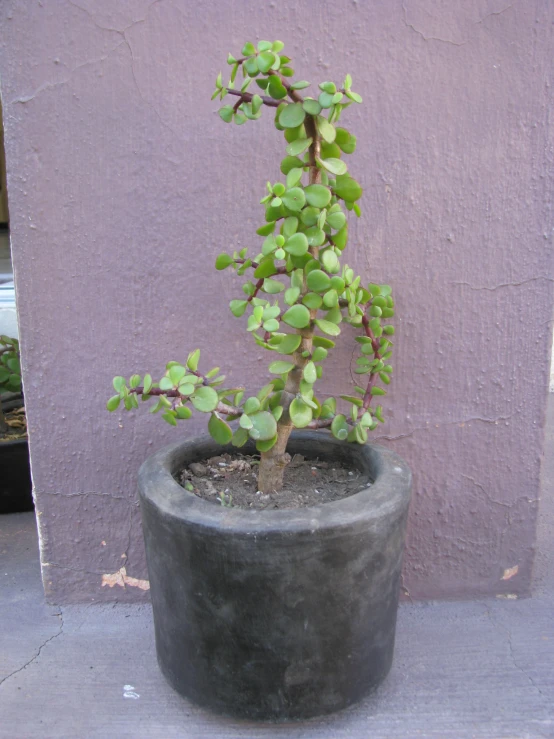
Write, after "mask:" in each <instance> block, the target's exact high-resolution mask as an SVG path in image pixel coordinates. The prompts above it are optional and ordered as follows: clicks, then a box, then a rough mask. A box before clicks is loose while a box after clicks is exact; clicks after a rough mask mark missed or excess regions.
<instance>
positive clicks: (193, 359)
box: [187, 349, 200, 372]
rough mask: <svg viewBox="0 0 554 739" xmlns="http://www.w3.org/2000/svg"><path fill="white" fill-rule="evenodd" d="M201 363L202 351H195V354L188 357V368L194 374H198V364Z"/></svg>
mask: <svg viewBox="0 0 554 739" xmlns="http://www.w3.org/2000/svg"><path fill="white" fill-rule="evenodd" d="M199 361H200V349H195V350H194V351H193V352H191V353H190V354H189V355H188V358H187V367H188V368H189V370H191V371H192V372H196V370H197V369H198V362H199Z"/></svg>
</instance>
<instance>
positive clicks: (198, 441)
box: [138, 431, 412, 534]
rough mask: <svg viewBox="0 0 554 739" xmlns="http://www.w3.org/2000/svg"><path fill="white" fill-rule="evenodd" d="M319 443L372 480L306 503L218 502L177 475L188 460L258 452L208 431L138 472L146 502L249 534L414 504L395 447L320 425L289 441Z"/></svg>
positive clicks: (315, 525)
mask: <svg viewBox="0 0 554 739" xmlns="http://www.w3.org/2000/svg"><path fill="white" fill-rule="evenodd" d="M314 443H317V447H318V448H317V449H316V450H314V453H313V456H320V457H321V456H322V449H321V445H322V443H323V445H324V447H325V457H332V458H338V459H340V460H341V461H347V462H348V461H351V462H352V463H353V464H354V465H355V466H356V467H358V468H359V469H360V468H361V469H362V470H363V471H364V472H366V473H369V475H370V477H371V478H372V479H373V483H372V484H371V485H369V486H368V487H366V488H364V489H363V490H360V491H359V492H357V493H354V495H350V496H348V497H347V498H341V499H340V500H334V501H331V502H328V503H320V504H319V505H316V506H311V507H306V508H284V509H277V510H275V509H273V510H252V509H247V508H238V507H237V508H226V507H223V506H218V505H216V504H215V503H211V502H210V501H207V500H204V499H203V498H200V497H198V496H197V495H194V493H191V492H189V491H188V490H186V488H184V487H182V486H181V485H180V484H179V483H178V482H177V481H176V480H175V478H174V477H173V475H174V474H175V473H176V472H177V471H178V470H179V469H180V468H182V467H183V466H184V465H185V464H189V463H190V462H193V461H201V460H202V459H206V458H208V457H210V456H215V455H216V454H218V453H219V454H224V453H226V452H227V453H237V452H239V453H240V451H241V450H242V451H247V453H251V452H252V451H253V452H254V453H256V449H255V445H254V444H253V443H252V444H251V445H248V444H247V445H245V447H242V448H241V450H238V449H237V448H236V447H233V446H231V445H227V446H221V445H219V444H217V442H215V441H214V440H213V439H212V438H211V437H210V436H205V435H204V436H196V437H193V438H191V439H187V440H185V441H180V442H177V443H174V444H171V445H169V446H166V447H164V448H162V449H160V450H159V451H158V452H156V453H154V454H153V455H152V456H150V457H148V458H147V459H146V461H145V462H144V463H143V464H142V466H141V468H140V470H139V474H138V483H139V492H140V497H141V499H142V502H143V503H145V504H150V505H153V506H154V507H155V508H157V509H158V510H159V511H160V512H161V513H162V514H165V515H168V516H171V517H172V518H173V517H177V518H180V519H182V520H183V522H186V523H188V524H191V523H192V524H196V525H198V526H201V527H206V528H214V529H227V530H229V531H232V532H233V533H247V534H257V533H264V534H267V533H268V532H271V531H280V530H282V529H283V527H285V528H286V529H287V530H288V531H292V530H294V531H298V532H300V531H309V532H311V533H313V532H314V531H315V530H316V529H321V528H329V527H333V528H336V527H342V526H350V525H352V523H355V522H356V521H357V520H360V521H361V520H363V521H364V522H368V521H371V520H375V521H377V520H378V519H381V518H383V517H384V516H389V515H396V514H397V513H398V512H399V511H401V510H403V509H404V508H405V507H407V505H408V504H409V500H410V493H411V486H412V474H411V471H410V469H409V467H408V465H407V464H406V462H405V461H404V460H403V459H402V458H401V457H400V456H399V455H398V454H396V453H395V452H393V451H391V450H390V449H387V448H386V447H383V446H380V445H377V444H363V445H358V444H346V442H343V441H338V440H337V439H335V438H334V437H333V436H331V434H327V433H322V432H321V431H293V433H292V434H291V437H290V441H289V447H290V448H291V449H290V450H291V451H293V452H296V451H299V452H300V453H302V450H304V452H305V451H306V448H308V449H309V447H310V446H311V445H312V444H314ZM289 447H287V448H289ZM305 456H308V457H309V455H306V454H305Z"/></svg>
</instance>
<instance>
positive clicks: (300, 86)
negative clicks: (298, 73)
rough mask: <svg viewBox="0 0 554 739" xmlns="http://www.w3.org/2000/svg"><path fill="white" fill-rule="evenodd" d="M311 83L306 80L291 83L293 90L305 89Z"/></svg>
mask: <svg viewBox="0 0 554 739" xmlns="http://www.w3.org/2000/svg"><path fill="white" fill-rule="evenodd" d="M309 86H310V83H309V82H307V81H306V80H298V82H293V83H292V85H291V89H293V90H304V89H305V88H306V87H309Z"/></svg>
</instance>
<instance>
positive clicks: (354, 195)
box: [333, 174, 362, 203]
mask: <svg viewBox="0 0 554 739" xmlns="http://www.w3.org/2000/svg"><path fill="white" fill-rule="evenodd" d="M333 189H334V191H335V194H336V195H337V197H339V198H342V199H343V200H346V201H348V202H349V203H353V202H354V201H355V200H358V198H360V197H361V196H362V188H361V187H360V185H359V184H358V183H357V182H356V180H355V179H353V178H352V177H350V175H348V174H344V175H338V177H337V179H336V184H335V187H334V188H333Z"/></svg>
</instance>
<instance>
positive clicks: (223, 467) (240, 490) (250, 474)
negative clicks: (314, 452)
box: [178, 454, 371, 510]
mask: <svg viewBox="0 0 554 739" xmlns="http://www.w3.org/2000/svg"><path fill="white" fill-rule="evenodd" d="M259 464H260V460H259V458H258V457H254V456H249V455H242V454H235V455H232V456H231V455H230V454H221V455H219V456H217V457H211V459H206V460H204V461H203V462H193V463H192V464H191V465H189V467H187V468H186V469H184V470H182V471H181V473H180V474H179V475H178V482H179V483H180V484H181V485H182V486H183V487H185V488H186V489H187V490H189V491H190V492H192V493H194V494H195V495H198V497H199V498H204V500H208V501H210V502H211V503H216V504H217V505H224V506H227V507H233V508H234V507H237V508H251V509H257V510H263V509H269V510H271V509H273V510H275V509H283V508H307V507H309V506H315V505H319V504H320V503H330V502H331V501H333V500H339V499H341V498H347V497H349V496H350V495H354V493H357V492H359V491H360V490H363V489H364V488H366V487H367V486H368V485H369V484H371V481H370V479H369V478H368V477H367V475H363V474H362V473H361V472H360V471H359V470H357V469H348V468H345V467H343V466H341V465H340V464H338V463H337V464H334V463H333V464H332V463H329V462H325V461H320V460H319V459H309V460H306V459H304V457H303V456H302V455H300V454H295V456H294V457H293V459H292V461H291V462H290V464H289V465H288V466H287V468H286V469H285V478H284V486H283V489H282V490H279V492H277V493H270V494H264V493H261V492H259V491H258V482H257V480H258V466H259Z"/></svg>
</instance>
